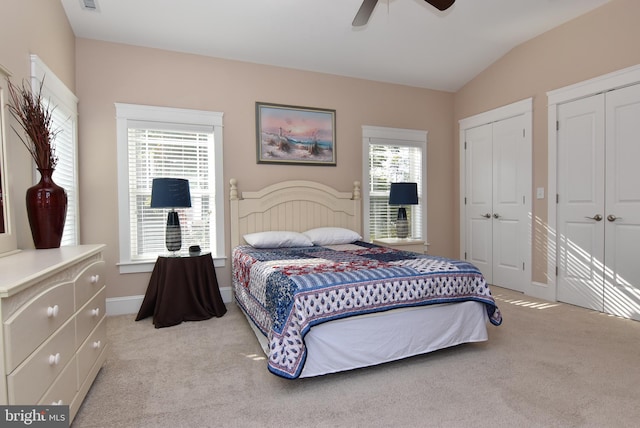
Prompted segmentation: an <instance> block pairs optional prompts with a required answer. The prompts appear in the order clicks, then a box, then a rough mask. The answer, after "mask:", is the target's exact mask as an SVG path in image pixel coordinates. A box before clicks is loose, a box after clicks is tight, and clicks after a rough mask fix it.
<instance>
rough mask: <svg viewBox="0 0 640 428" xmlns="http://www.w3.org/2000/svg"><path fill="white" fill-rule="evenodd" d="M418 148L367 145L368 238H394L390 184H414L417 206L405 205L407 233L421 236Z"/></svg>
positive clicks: (394, 213) (394, 211)
mask: <svg viewBox="0 0 640 428" xmlns="http://www.w3.org/2000/svg"><path fill="white" fill-rule="evenodd" d="M422 152H423V150H422V148H421V147H414V146H411V145H402V144H398V143H393V142H379V143H376V142H371V143H370V144H369V165H368V167H369V183H368V187H369V188H368V192H369V235H370V238H371V239H376V238H389V237H395V220H396V218H397V214H398V207H397V206H391V205H389V189H390V186H391V183H399V182H414V183H418V205H409V206H407V207H405V208H406V209H407V218H408V220H409V225H410V229H409V234H410V236H411V237H414V238H422V237H423V231H422V224H423V222H422V188H423V183H422V180H423V178H422V174H423V168H422V165H423V153H422Z"/></svg>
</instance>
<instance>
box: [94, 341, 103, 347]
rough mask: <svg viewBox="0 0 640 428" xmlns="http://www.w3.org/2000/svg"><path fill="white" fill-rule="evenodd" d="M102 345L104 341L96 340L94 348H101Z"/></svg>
mask: <svg viewBox="0 0 640 428" xmlns="http://www.w3.org/2000/svg"><path fill="white" fill-rule="evenodd" d="M101 346H102V342H100V341H99V340H96V341H95V342H93V349H100V347H101Z"/></svg>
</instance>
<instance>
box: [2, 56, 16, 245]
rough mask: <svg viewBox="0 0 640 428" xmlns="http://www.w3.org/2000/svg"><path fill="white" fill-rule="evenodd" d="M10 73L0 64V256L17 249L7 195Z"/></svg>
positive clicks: (8, 177) (9, 199)
mask: <svg viewBox="0 0 640 428" xmlns="http://www.w3.org/2000/svg"><path fill="white" fill-rule="evenodd" d="M10 76H11V73H10V72H9V70H7V69H6V68H5V67H4V66H2V64H0V80H1V81H0V171H2V176H1V179H0V186H2V188H1V189H0V191H2V199H3V207H2V208H3V209H4V223H5V224H4V225H5V232H4V233H0V257H2V256H5V255H9V254H13V253H15V252H16V251H17V248H18V246H17V239H16V234H15V230H14V224H13V222H12V212H13V211H12V209H11V197H10V195H9V188H10V186H9V184H8V183H9V180H10V175H11V174H9V170H8V168H7V156H6V154H7V133H6V129H7V127H6V123H7V122H6V118H5V110H6V99H5V93H6V85H7V77H10Z"/></svg>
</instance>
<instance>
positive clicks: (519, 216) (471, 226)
mask: <svg viewBox="0 0 640 428" xmlns="http://www.w3.org/2000/svg"><path fill="white" fill-rule="evenodd" d="M524 120H525V119H524V116H515V117H512V118H509V119H504V120H500V121H497V122H494V123H489V124H485V125H481V126H478V127H475V128H471V129H468V130H466V133H465V141H466V151H465V168H466V174H465V176H466V183H465V190H466V192H465V195H466V218H465V222H466V223H465V230H466V233H467V236H466V249H465V254H466V259H467V260H469V261H470V262H471V263H473V264H474V265H475V266H477V267H478V268H479V269H480V271H481V272H482V274H483V275H484V277H485V278H486V280H487V282H489V283H490V284H494V285H499V286H501V287H506V288H510V289H513V290H518V291H524V287H525V285H526V271H525V259H526V256H525V254H524V250H523V248H526V247H527V246H528V245H529V244H528V235H529V233H530V231H529V230H528V227H529V226H528V225H529V222H528V218H527V215H528V213H527V210H526V208H525V205H526V204H525V202H526V198H527V194H528V193H530V189H531V185H530V181H529V178H528V177H527V174H528V173H529V174H530V166H529V165H530V158H529V154H528V151H527V144H526V140H525V136H524V131H523V130H524V128H525V127H524V123H523V122H524Z"/></svg>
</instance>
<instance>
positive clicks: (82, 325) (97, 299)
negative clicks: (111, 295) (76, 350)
mask: <svg viewBox="0 0 640 428" xmlns="http://www.w3.org/2000/svg"><path fill="white" fill-rule="evenodd" d="M105 301H106V288H105V287H102V289H101V290H100V291H99V292H98V294H96V295H95V296H94V297H93V299H91V300H89V302H87V304H86V305H84V306H83V307H82V308H81V309H80V310H79V311H78V312H77V313H76V346H78V347H79V346H80V345H82V342H84V340H85V339H86V338H87V336H88V335H89V333H91V331H92V330H93V329H94V328H96V326H97V325H98V323H99V322H100V320H101V319H102V318H104V315H105V312H106V303H105Z"/></svg>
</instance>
